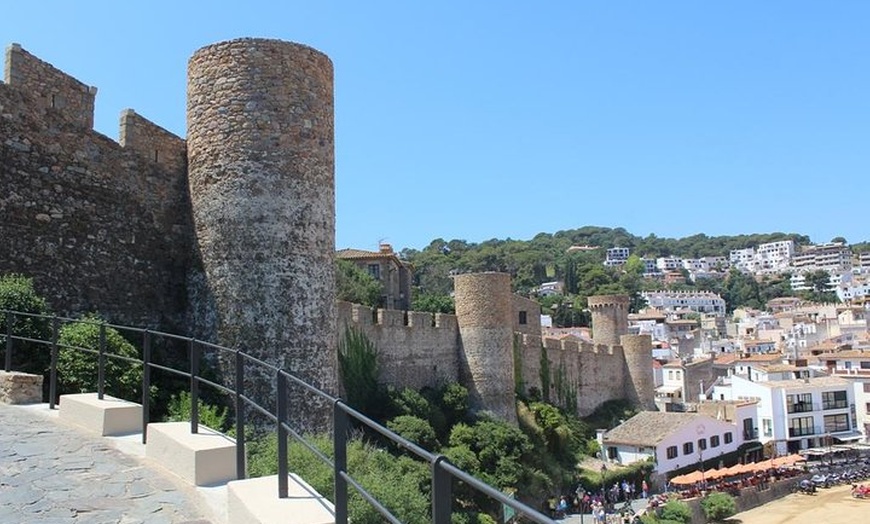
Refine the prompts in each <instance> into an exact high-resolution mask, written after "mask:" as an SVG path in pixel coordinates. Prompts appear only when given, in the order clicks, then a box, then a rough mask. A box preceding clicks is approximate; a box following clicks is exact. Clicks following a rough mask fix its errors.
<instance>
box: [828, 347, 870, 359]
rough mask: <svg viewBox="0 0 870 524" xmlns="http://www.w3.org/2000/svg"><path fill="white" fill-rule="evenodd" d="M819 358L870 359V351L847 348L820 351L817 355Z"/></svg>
mask: <svg viewBox="0 0 870 524" xmlns="http://www.w3.org/2000/svg"><path fill="white" fill-rule="evenodd" d="M817 357H818V359H819V360H838V359H842V358H866V359H870V351H862V350H860V349H847V350H843V351H833V352H831V353H820V354H818V355H817Z"/></svg>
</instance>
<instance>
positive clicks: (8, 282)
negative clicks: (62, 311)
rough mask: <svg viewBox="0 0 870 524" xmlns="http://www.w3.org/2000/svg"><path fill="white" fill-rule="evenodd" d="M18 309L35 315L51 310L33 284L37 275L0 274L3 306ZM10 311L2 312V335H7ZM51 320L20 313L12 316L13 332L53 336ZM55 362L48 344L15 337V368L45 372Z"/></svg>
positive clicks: (44, 337)
mask: <svg viewBox="0 0 870 524" xmlns="http://www.w3.org/2000/svg"><path fill="white" fill-rule="evenodd" d="M2 309H5V310H8V311H18V312H21V313H31V314H33V315H46V314H48V305H47V304H46V302H45V298H43V297H42V296H40V295H39V294H38V293H37V292H36V290H34V288H33V279H31V278H27V277H24V276H22V275H18V274H11V275H2V276H0V310H2ZM6 321H7V318H6V315H5V314H0V335H2V336H5V335H6V329H7V326H6ZM50 329H51V328H50V326H49V323H48V322H47V321H46V320H44V319H39V318H35V317H25V316H16V317H14V318H13V320H12V334H13V335H15V336H20V337H25V338H30V339H33V340H49V338H50V337H49V335H50ZM50 362H51V352H50V351H49V347H48V346H47V345H42V344H36V343H33V342H27V341H15V343H14V349H13V353H12V368H13V369H15V370H17V371H23V372H25V373H35V374H37V375H41V374H43V373H45V372H46V370H47V369H48V366H49V364H50Z"/></svg>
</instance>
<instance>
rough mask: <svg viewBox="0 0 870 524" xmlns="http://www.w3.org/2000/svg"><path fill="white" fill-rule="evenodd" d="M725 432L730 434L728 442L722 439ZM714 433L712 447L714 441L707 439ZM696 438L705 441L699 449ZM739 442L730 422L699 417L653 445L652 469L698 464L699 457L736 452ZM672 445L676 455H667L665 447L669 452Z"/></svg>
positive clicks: (740, 439) (660, 471)
mask: <svg viewBox="0 0 870 524" xmlns="http://www.w3.org/2000/svg"><path fill="white" fill-rule="evenodd" d="M726 434H730V442H727V443H726V442H725V441H726V440H728V439H727V438H726ZM714 436H715V437H717V438H718V444H717V445H716V446H713V443H714V442H711V441H710V438H711V437H714ZM699 440H704V441H705V444H706V447H707V449H703V450H700V451H699V444H698V441H699ZM687 443H691V451H690V452H689V453H686V449H685V445H686V444H687ZM742 443H743V440H742V435H741V434H740V432H738V431H737V426H735V425H734V424H731V423H730V422H725V421H720V420H716V419H714V418H710V417H701V418H699V420H698V422H695V423H693V424H689V425H686V426H684V427H682V428H680V429H679V430H677V431H675V432H674V433H672V434H671V435H669V436H667V437H666V438H664V439H663V440H662V441H661V442H660V443H659V444H658V445H657V446H656V471H658V472H659V473H665V474H666V473H668V472H670V471H673V470H675V469H679V468H683V467H686V466H690V465H692V464H699V463H700V462H701V460H702V459H703V460H709V459H711V458H714V457H717V456H721V455H724V454H726V453H730V452H732V451H736V450H737V448H738V446H740V444H742ZM674 447H676V456H675V457H671V458H669V457H668V448H670V449H671V451H673V448H674Z"/></svg>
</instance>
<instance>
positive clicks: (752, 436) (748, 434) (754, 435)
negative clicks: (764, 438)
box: [743, 428, 758, 440]
mask: <svg viewBox="0 0 870 524" xmlns="http://www.w3.org/2000/svg"><path fill="white" fill-rule="evenodd" d="M743 440H758V428H752V429H744V430H743Z"/></svg>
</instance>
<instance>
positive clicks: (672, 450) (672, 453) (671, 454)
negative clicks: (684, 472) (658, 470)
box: [668, 446, 677, 459]
mask: <svg viewBox="0 0 870 524" xmlns="http://www.w3.org/2000/svg"><path fill="white" fill-rule="evenodd" d="M668 458H669V459H675V458H677V446H668Z"/></svg>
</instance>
